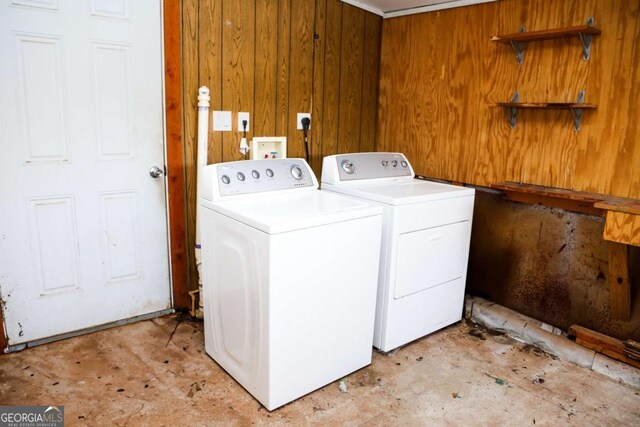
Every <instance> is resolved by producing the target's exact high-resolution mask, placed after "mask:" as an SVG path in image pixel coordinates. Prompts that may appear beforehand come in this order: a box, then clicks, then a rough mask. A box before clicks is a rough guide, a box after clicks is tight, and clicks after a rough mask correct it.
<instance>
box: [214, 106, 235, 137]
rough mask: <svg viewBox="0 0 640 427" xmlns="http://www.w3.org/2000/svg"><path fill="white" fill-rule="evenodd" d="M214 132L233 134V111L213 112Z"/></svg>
mask: <svg viewBox="0 0 640 427" xmlns="http://www.w3.org/2000/svg"><path fill="white" fill-rule="evenodd" d="M213 130H214V131H215V130H217V131H222V132H231V111H214V112H213Z"/></svg>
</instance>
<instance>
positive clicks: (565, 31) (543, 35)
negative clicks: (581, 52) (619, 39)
mask: <svg viewBox="0 0 640 427" xmlns="http://www.w3.org/2000/svg"><path fill="white" fill-rule="evenodd" d="M601 33H602V31H601V30H600V29H599V28H596V27H592V26H589V25H578V26H576V27H566V28H554V29H551V30H540V31H521V32H518V33H511V34H501V35H498V36H493V37H491V41H492V42H496V43H504V44H511V42H512V41H513V42H533V41H542V40H554V39H568V38H572V37H578V38H579V37H580V34H584V35H589V36H597V35H600V34H601Z"/></svg>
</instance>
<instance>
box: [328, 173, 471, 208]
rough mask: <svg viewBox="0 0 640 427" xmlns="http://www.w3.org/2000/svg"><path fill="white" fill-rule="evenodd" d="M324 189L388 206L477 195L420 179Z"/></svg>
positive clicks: (334, 186)
mask: <svg viewBox="0 0 640 427" xmlns="http://www.w3.org/2000/svg"><path fill="white" fill-rule="evenodd" d="M322 189H324V190H330V191H335V192H338V193H343V194H348V195H351V196H354V197H359V198H362V199H366V200H372V201H375V202H379V203H384V204H387V205H407V204H411V203H422V202H430V201H434V200H443V199H451V198H454V197H464V196H473V195H474V194H475V190H474V189H473V188H467V187H459V186H457V185H449V184H442V183H439V182H433V181H422V180H418V179H414V180H411V181H405V180H397V181H384V182H378V183H375V184H367V183H366V182H363V183H361V184H359V185H328V184H324V183H323V184H322Z"/></svg>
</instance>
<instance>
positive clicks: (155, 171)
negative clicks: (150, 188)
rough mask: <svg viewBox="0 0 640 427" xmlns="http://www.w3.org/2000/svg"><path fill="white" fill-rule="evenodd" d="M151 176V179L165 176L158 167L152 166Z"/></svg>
mask: <svg viewBox="0 0 640 427" xmlns="http://www.w3.org/2000/svg"><path fill="white" fill-rule="evenodd" d="M149 175H151V178H158V177H160V176H162V175H164V172H163V171H162V169H160V168H159V167H158V166H151V169H149Z"/></svg>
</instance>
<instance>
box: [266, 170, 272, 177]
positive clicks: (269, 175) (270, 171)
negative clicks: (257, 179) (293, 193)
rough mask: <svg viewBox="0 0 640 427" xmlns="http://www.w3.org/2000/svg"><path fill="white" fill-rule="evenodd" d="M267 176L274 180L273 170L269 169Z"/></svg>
mask: <svg viewBox="0 0 640 427" xmlns="http://www.w3.org/2000/svg"><path fill="white" fill-rule="evenodd" d="M267 176H268V177H269V178H273V171H272V170H271V169H267Z"/></svg>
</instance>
